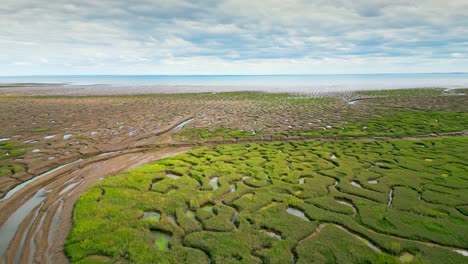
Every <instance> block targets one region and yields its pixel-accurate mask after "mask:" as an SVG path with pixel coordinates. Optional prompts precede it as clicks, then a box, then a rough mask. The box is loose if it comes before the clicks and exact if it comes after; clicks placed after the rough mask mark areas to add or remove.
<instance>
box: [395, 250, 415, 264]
mask: <svg viewBox="0 0 468 264" xmlns="http://www.w3.org/2000/svg"><path fill="white" fill-rule="evenodd" d="M398 259H399V260H400V262H401V263H408V262H411V261H413V260H414V255H413V254H410V253H408V252H404V253H403V254H401V256H400V257H399V258H398Z"/></svg>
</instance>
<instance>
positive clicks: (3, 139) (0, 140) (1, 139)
mask: <svg viewBox="0 0 468 264" xmlns="http://www.w3.org/2000/svg"><path fill="white" fill-rule="evenodd" d="M10 139H11V138H0V142H2V141H7V140H10Z"/></svg>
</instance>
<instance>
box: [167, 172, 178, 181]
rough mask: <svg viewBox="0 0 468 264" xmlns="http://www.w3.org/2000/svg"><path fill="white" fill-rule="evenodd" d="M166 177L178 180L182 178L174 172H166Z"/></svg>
mask: <svg viewBox="0 0 468 264" xmlns="http://www.w3.org/2000/svg"><path fill="white" fill-rule="evenodd" d="M166 177H168V178H169V179H174V180H177V179H179V178H180V176H179V175H175V174H173V173H167V174H166Z"/></svg>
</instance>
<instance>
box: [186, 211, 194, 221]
mask: <svg viewBox="0 0 468 264" xmlns="http://www.w3.org/2000/svg"><path fill="white" fill-rule="evenodd" d="M185 216H187V217H188V218H192V219H195V212H194V211H190V210H187V211H185Z"/></svg>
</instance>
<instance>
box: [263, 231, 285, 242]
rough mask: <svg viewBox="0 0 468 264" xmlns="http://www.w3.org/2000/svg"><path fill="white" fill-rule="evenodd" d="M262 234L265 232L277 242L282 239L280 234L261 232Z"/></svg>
mask: <svg viewBox="0 0 468 264" xmlns="http://www.w3.org/2000/svg"><path fill="white" fill-rule="evenodd" d="M263 232H265V233H266V234H267V235H268V236H270V237H273V238H276V239H278V240H282V239H283V238H282V237H281V235H280V234H278V233H276V232H273V231H272V230H263Z"/></svg>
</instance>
